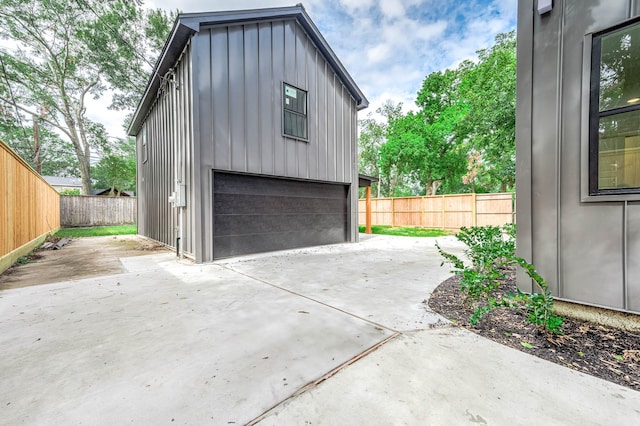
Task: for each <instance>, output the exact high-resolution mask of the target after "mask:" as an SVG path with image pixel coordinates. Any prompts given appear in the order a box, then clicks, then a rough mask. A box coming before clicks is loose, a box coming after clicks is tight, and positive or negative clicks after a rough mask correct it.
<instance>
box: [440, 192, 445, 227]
mask: <svg viewBox="0 0 640 426" xmlns="http://www.w3.org/2000/svg"><path fill="white" fill-rule="evenodd" d="M440 217H441V220H442V229H447V227H446V226H445V223H444V195H441V196H440Z"/></svg>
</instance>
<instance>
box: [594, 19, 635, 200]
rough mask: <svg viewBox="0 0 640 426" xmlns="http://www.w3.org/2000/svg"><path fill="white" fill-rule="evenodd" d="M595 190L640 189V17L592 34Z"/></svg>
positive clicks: (600, 192) (608, 192)
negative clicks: (638, 19) (639, 19)
mask: <svg viewBox="0 0 640 426" xmlns="http://www.w3.org/2000/svg"><path fill="white" fill-rule="evenodd" d="M590 86H591V90H590V107H589V195H616V194H630V193H636V194H637V193H640V21H637V20H636V21H634V22H632V23H625V24H622V25H619V26H616V27H614V28H611V29H608V30H606V31H603V32H600V33H596V34H594V35H593V39H592V50H591V82H590Z"/></svg>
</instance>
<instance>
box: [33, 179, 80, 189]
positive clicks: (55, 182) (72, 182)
mask: <svg viewBox="0 0 640 426" xmlns="http://www.w3.org/2000/svg"><path fill="white" fill-rule="evenodd" d="M42 177H43V178H44V180H46V181H47V183H48V184H49V185H51V186H67V187H78V188H82V179H80V178H77V177H63V176H42Z"/></svg>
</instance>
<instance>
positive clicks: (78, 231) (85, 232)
mask: <svg viewBox="0 0 640 426" xmlns="http://www.w3.org/2000/svg"><path fill="white" fill-rule="evenodd" d="M137 232H138V229H137V227H136V225H118V226H95V227H93V228H63V229H61V230H59V231H58V232H56V237H70V238H77V237H103V236H106V235H135V234H136V233H137Z"/></svg>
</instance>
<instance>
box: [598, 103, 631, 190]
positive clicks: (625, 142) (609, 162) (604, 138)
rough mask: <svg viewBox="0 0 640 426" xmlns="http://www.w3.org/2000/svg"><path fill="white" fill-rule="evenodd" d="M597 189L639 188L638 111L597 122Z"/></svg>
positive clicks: (604, 118)
mask: <svg viewBox="0 0 640 426" xmlns="http://www.w3.org/2000/svg"><path fill="white" fill-rule="evenodd" d="M599 133H600V138H599V144H598V189H621V188H639V187H640V110H639V111H632V112H627V113H624V114H616V115H613V116H609V117H603V118H601V119H600V129H599Z"/></svg>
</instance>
